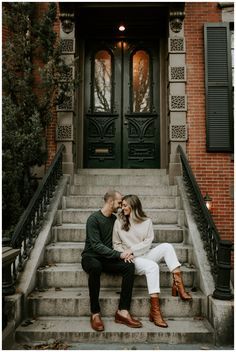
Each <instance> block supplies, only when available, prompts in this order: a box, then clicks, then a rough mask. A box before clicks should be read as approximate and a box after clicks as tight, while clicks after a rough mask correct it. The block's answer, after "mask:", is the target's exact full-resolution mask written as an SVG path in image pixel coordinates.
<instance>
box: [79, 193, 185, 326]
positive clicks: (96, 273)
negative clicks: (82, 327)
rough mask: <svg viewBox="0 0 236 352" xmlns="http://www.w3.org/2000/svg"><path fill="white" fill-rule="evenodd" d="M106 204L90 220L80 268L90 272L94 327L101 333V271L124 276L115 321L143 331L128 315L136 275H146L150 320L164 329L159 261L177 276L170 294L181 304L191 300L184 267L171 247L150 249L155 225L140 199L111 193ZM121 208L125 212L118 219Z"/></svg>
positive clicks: (168, 245) (167, 244) (165, 324)
mask: <svg viewBox="0 0 236 352" xmlns="http://www.w3.org/2000/svg"><path fill="white" fill-rule="evenodd" d="M104 202H105V203H104V206H103V208H102V209H101V210H99V211H96V212H95V213H93V214H92V215H90V217H89V218H88V220H87V224H86V242H85V248H84V251H83V253H82V267H83V269H84V270H85V271H86V272H87V273H88V287H89V295H90V307H91V326H92V328H93V329H94V330H96V331H103V330H104V324H103V321H102V318H101V314H100V306H99V291H100V276H101V273H102V272H105V273H108V274H119V275H122V285H121V293H120V302H119V307H118V310H117V311H116V313H115V322H116V323H119V324H125V325H127V326H129V327H131V328H140V327H142V323H141V322H140V321H139V320H137V319H134V318H133V317H132V316H131V314H130V313H129V310H130V305H131V299H132V289H133V283H134V275H135V274H136V275H146V279H147V286H148V293H149V295H150V302H151V308H150V314H149V319H150V321H152V322H154V324H156V325H157V326H160V327H162V328H166V327H167V326H168V325H167V323H166V322H165V320H164V319H163V317H162V314H161V311H160V305H159V293H160V278H159V277H160V272H159V266H158V264H157V263H158V262H160V260H161V259H162V258H164V260H165V262H166V264H167V266H168V269H169V270H170V272H172V274H173V287H172V295H173V296H176V295H177V294H179V296H180V297H181V299H182V300H185V301H188V300H191V299H192V297H191V296H190V294H189V293H187V292H185V289H184V285H183V281H182V277H181V272H180V263H179V261H178V259H177V257H176V253H175V250H174V248H173V246H172V245H171V244H169V243H162V244H160V245H158V246H156V247H155V248H153V249H150V248H151V244H152V241H153V239H154V232H153V226H152V221H151V219H150V218H148V217H147V216H146V214H145V213H144V211H143V209H142V204H141V202H140V200H139V198H138V197H137V196H136V195H127V196H124V197H122V195H121V194H120V193H119V192H117V191H111V192H107V193H106V194H105V196H104ZM119 208H122V211H121V213H120V214H119V215H118V216H117V217H116V216H115V215H114V214H113V213H117V211H118V209H119Z"/></svg>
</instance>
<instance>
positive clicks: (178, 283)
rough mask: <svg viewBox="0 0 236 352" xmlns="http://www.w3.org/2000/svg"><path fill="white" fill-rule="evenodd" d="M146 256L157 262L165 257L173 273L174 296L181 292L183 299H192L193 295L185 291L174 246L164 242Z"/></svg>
mask: <svg viewBox="0 0 236 352" xmlns="http://www.w3.org/2000/svg"><path fill="white" fill-rule="evenodd" d="M145 257H146V258H148V259H151V260H154V261H155V262H159V261H160V260H161V259H162V258H164V260H165V262H166V265H167V266H168V268H169V270H170V272H172V275H173V287H172V296H177V295H178V294H179V295H180V297H181V299H182V300H184V301H190V300H192V297H191V295H190V294H189V293H188V292H186V291H185V288H184V284H183V280H182V275H181V271H180V265H181V264H180V262H179V261H178V258H177V256H176V253H175V250H174V247H173V246H172V245H171V244H169V243H162V244H160V245H158V246H156V247H155V248H153V249H151V250H150V251H149V253H148V254H147V255H146V256H145Z"/></svg>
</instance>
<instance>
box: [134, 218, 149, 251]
mask: <svg viewBox="0 0 236 352" xmlns="http://www.w3.org/2000/svg"><path fill="white" fill-rule="evenodd" d="M153 239H154V232H153V226H152V221H151V219H150V221H149V224H148V227H147V231H146V233H145V238H144V240H143V241H141V242H139V243H138V244H135V245H133V246H131V248H130V249H131V250H132V252H133V254H134V256H135V257H138V256H141V255H143V254H144V253H146V252H147V251H148V250H149V249H150V248H151V244H152V241H153Z"/></svg>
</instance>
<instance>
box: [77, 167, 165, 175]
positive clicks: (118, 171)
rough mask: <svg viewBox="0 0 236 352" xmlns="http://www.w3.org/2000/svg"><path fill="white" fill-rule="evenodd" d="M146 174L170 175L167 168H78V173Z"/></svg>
mask: <svg viewBox="0 0 236 352" xmlns="http://www.w3.org/2000/svg"><path fill="white" fill-rule="evenodd" d="M133 173H136V174H137V175H146V174H149V173H152V174H158V175H168V173H167V169H103V168H101V169H100V168H99V169H78V170H77V172H76V175H132V174H133Z"/></svg>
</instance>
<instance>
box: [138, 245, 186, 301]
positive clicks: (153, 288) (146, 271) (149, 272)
mask: <svg viewBox="0 0 236 352" xmlns="http://www.w3.org/2000/svg"><path fill="white" fill-rule="evenodd" d="M162 258H164V260H165V262H166V264H167V266H168V268H169V270H170V271H173V270H174V269H175V268H177V267H178V266H180V265H181V264H180V262H179V261H178V259H177V256H176V253H175V250H174V248H173V246H172V245H171V244H169V243H162V244H159V245H158V246H156V247H155V248H152V249H151V250H150V251H149V252H147V253H145V254H144V255H143V256H141V257H137V258H135V259H134V264H135V274H137V275H146V278H147V286H148V293H149V294H152V293H159V292H160V270H159V265H158V264H157V263H158V262H160V261H161V259H162Z"/></svg>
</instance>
